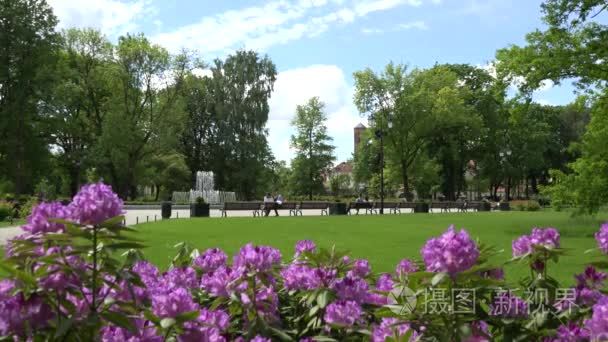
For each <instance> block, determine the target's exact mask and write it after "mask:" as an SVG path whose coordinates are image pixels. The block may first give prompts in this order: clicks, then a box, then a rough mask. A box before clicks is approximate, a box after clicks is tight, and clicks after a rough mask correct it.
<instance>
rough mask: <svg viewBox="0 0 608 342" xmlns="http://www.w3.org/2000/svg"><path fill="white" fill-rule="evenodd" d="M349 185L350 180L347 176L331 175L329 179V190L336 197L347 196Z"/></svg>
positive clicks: (342, 174)
mask: <svg viewBox="0 0 608 342" xmlns="http://www.w3.org/2000/svg"><path fill="white" fill-rule="evenodd" d="M350 185H351V179H350V176H349V175H348V174H345V173H340V174H337V175H332V176H331V177H330V178H329V189H330V191H331V193H332V194H333V195H334V196H336V197H338V196H341V195H349V194H348V193H347V191H348V190H350V188H351V186H350Z"/></svg>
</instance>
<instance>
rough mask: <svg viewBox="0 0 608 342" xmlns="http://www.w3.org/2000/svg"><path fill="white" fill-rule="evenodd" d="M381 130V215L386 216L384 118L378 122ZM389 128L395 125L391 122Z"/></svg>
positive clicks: (377, 133) (379, 130) (378, 134)
mask: <svg viewBox="0 0 608 342" xmlns="http://www.w3.org/2000/svg"><path fill="white" fill-rule="evenodd" d="M378 126H380V128H379V129H378V130H376V138H378V139H379V140H380V214H381V215H383V214H384V134H385V131H384V127H383V125H382V116H380V120H379V122H378ZM387 126H388V128H389V129H390V128H393V123H392V122H391V121H390V120H389V121H388V124H387Z"/></svg>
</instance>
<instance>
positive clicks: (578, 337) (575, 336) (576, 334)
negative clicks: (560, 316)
mask: <svg viewBox="0 0 608 342" xmlns="http://www.w3.org/2000/svg"><path fill="white" fill-rule="evenodd" d="M556 332H557V334H556V335H555V337H552V338H551V337H549V338H546V339H544V340H543V342H586V341H589V331H588V330H587V329H586V328H582V327H580V326H578V325H577V324H576V323H572V322H570V323H568V324H563V325H560V326H559V328H557V330H556Z"/></svg>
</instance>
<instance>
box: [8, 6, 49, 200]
mask: <svg viewBox="0 0 608 342" xmlns="http://www.w3.org/2000/svg"><path fill="white" fill-rule="evenodd" d="M56 24H57V19H56V18H55V16H54V15H53V12H52V10H51V8H50V7H49V5H48V4H47V3H46V1H44V0H1V1H0V170H2V172H0V173H1V174H3V175H6V177H7V178H8V181H9V182H11V183H12V184H13V185H14V191H15V192H16V193H24V192H31V191H32V190H33V186H34V185H35V183H36V180H37V179H38V178H39V177H40V175H41V173H42V172H43V166H44V161H45V160H47V158H48V155H49V154H48V150H47V149H46V144H47V139H46V136H45V134H43V133H42V132H44V130H43V129H42V127H41V118H40V116H39V113H38V104H39V103H40V101H41V100H42V99H43V98H44V96H45V95H46V93H47V91H46V90H47V87H48V86H49V85H50V84H51V81H52V77H51V74H52V71H53V69H54V64H55V59H56V50H57V42H58V35H57V33H56V32H55V26H56ZM0 181H1V179H0Z"/></svg>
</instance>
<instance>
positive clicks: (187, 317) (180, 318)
mask: <svg viewBox="0 0 608 342" xmlns="http://www.w3.org/2000/svg"><path fill="white" fill-rule="evenodd" d="M199 315H200V312H199V311H190V312H184V313H183V314H179V315H177V316H176V317H175V320H176V321H177V322H178V323H183V322H187V321H192V320H195V319H197V318H198V316H199ZM161 325H162V321H161Z"/></svg>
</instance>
